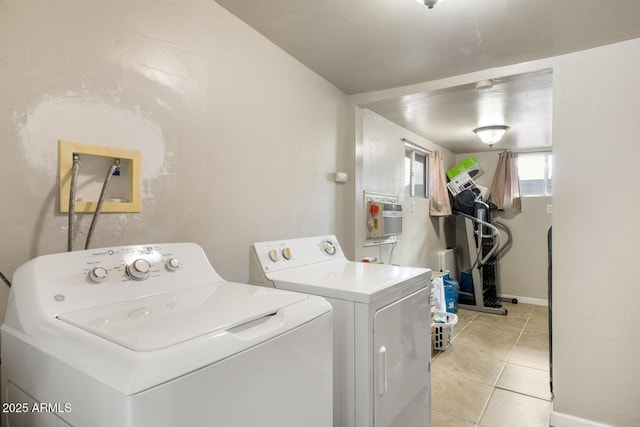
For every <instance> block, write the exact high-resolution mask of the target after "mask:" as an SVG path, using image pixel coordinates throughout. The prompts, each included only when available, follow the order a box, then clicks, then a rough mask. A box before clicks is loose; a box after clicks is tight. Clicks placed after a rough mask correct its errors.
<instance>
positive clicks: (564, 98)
mask: <svg viewBox="0 0 640 427" xmlns="http://www.w3.org/2000/svg"><path fill="white" fill-rule="evenodd" d="M553 69H554V83H553V86H554V100H553V145H554V174H555V175H554V177H555V182H554V185H555V188H554V196H553V233H554V234H553V251H554V252H553V256H554V265H553V267H554V271H553V305H554V321H553V328H554V335H553V345H554V357H553V364H554V372H555V373H556V374H555V384H556V398H555V401H554V409H555V410H556V411H557V412H558V413H559V414H558V416H557V419H558V420H559V421H566V420H565V418H563V416H562V415H564V414H568V415H573V416H576V417H579V418H581V419H587V420H593V421H597V422H601V423H605V424H609V425H615V426H628V427H631V426H638V425H640V405H638V402H640V386H639V384H640V369H638V362H640V310H638V296H639V295H640V292H639V290H638V286H639V285H640V250H639V249H638V248H639V247H640V245H639V244H638V242H640V227H639V226H638V212H639V211H640V198H638V197H637V191H636V190H635V189H633V188H630V187H628V186H627V185H618V184H617V183H633V182H636V180H637V175H638V171H637V168H635V167H634V166H633V164H634V162H636V161H637V159H640V144H638V126H637V123H638V111H640V39H635V40H632V41H629V42H625V43H619V44H614V45H609V46H605V47H602V48H598V49H593V50H589V51H585V52H581V53H576V54H574V55H566V56H562V57H559V58H557V59H556V60H554V66H553ZM632 187H633V186H632ZM557 425H561V424H557ZM562 425H569V424H562Z"/></svg>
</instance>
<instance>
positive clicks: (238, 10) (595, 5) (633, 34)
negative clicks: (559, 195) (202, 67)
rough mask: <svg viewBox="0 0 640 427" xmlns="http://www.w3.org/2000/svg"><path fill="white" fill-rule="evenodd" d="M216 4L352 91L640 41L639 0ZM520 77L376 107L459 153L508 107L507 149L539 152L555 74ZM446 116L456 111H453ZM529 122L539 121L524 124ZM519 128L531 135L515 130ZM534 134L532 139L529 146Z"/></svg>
mask: <svg viewBox="0 0 640 427" xmlns="http://www.w3.org/2000/svg"><path fill="white" fill-rule="evenodd" d="M217 1H218V3H219V4H221V5H222V6H223V7H225V8H226V9H228V10H229V11H230V12H231V13H232V14H234V15H236V16H237V17H238V18H240V19H241V20H242V21H244V22H246V23H247V24H248V25H250V26H251V27H253V28H254V29H255V30H257V31H258V32H260V33H261V34H263V35H264V36H265V37H266V38H268V39H270V40H271V41H272V42H273V43H275V44H276V45H278V46H279V47H281V48H282V49H283V50H285V51H287V52H288V53H289V54H291V55H292V56H293V57H295V58H296V59H297V60H299V61H300V62H302V63H303V64H305V65H306V66H308V67H309V68H311V69H312V70H314V71H315V72H316V73H318V74H320V75H321V76H323V77H324V78H326V79H327V80H329V81H330V82H332V83H333V84H334V85H336V86H337V87H339V88H341V89H342V90H343V91H345V92H346V93H348V94H356V93H364V92H369V91H375V90H381V89H388V88H394V87H399V86H404V85H409V84H415V83H421V82H426V81H431V80H436V79H440V78H444V77H450V76H456V75H460V74H465V73H469V72H473V71H480V70H486V69H490V68H494V67H500V66H505V65H511V64H516V63H521V62H526V61H531V60H536V59H541V58H546V57H551V56H556V55H560V54H564V53H569V52H574V51H579V50H584V49H588V48H592V47H597V46H602V45H605V44H610V43H614V42H617V41H622V40H627V39H631V38H637V37H640V0H610V1H602V0H560V1H558V0H441V2H440V3H439V4H437V5H436V6H435V7H434V8H433V9H428V8H427V7H425V6H424V5H422V4H420V3H418V2H417V1H415V0H316V1H311V0H269V1H264V0H217ZM519 77H520V78H522V79H523V80H522V81H518V78H514V79H513V81H510V82H507V81H504V82H500V83H499V84H497V85H495V86H494V89H491V90H489V91H485V92H482V93H479V92H478V91H476V90H475V88H474V87H462V88H454V89H452V90H451V91H444V92H442V93H437V94H416V95H415V96H413V97H403V98H402V99H398V100H390V101H388V102H386V103H383V104H375V105H374V104H372V105H371V106H370V107H371V109H372V110H373V111H376V112H377V113H379V114H381V115H383V116H385V117H387V118H389V119H390V120H393V121H395V122H397V123H398V124H400V125H402V126H404V127H406V128H408V129H410V130H413V131H415V132H416V133H418V134H420V135H423V136H424V137H426V138H427V139H430V140H432V141H433V142H436V143H438V144H441V145H444V146H445V147H447V148H450V149H452V150H453V151H459V150H465V149H466V148H464V142H465V141H466V143H467V144H471V142H472V141H473V140H472V138H470V137H469V134H468V132H469V131H470V129H473V128H474V127H476V126H477V125H478V124H477V122H478V121H479V120H480V118H481V117H482V115H483V114H485V113H483V112H482V111H483V110H484V111H486V110H487V109H491V108H493V109H494V110H496V108H495V106H496V105H502V106H503V111H502V114H503V115H504V118H505V123H504V124H508V125H510V126H511V127H512V129H511V130H510V131H509V132H508V134H507V136H506V137H505V144H504V146H505V147H507V146H509V144H515V145H514V146H513V148H528V147H532V146H533V144H534V143H533V142H532V141H533V138H535V139H536V141H539V142H537V143H535V145H539V146H545V145H547V146H548V145H550V144H551V141H550V140H549V138H550V137H549V135H550V133H551V132H550V126H551V122H550V113H551V111H550V108H551V86H550V85H551V79H552V76H551V75H550V74H544V73H543V75H535V76H528V77H526V78H524V77H522V76H519ZM530 79H532V80H531V81H529V82H527V81H528V80H530ZM541 85H542V86H544V85H548V86H544V87H542V86H541ZM531 96H533V98H534V99H533V100H532V99H530V98H531ZM545 96H546V97H547V99H543V98H544V97H545ZM491 106H493V107H491ZM540 106H542V107H541V108H542V109H543V111H542V112H541V113H540V114H535V116H536V117H532V116H531V115H530V114H524V112H526V111H523V109H525V110H526V109H529V112H532V111H537V110H533V108H538V107H540ZM427 110H428V111H427ZM437 110H438V111H440V112H441V113H437ZM445 110H447V111H449V112H456V114H445V113H444V111H445ZM410 111H413V112H414V114H413V117H415V118H414V119H412V118H411V117H412V115H411V114H409V112H410ZM418 111H422V112H426V113H427V114H426V117H425V115H420V114H416V113H417V112H418ZM485 115H486V114H485ZM527 116H528V119H527V120H529V121H530V122H534V121H535V123H530V124H529V125H525V124H519V123H517V122H516V121H517V120H520V118H526V117H527ZM545 120H546V123H545V124H542V123H541V122H542V121H545ZM492 124H503V123H492ZM534 125H535V126H534ZM543 127H546V129H542V128H543ZM518 129H522V131H518V132H516V130H518ZM524 130H526V132H524ZM534 130H535V132H533V131H534ZM463 132H465V134H464V135H465V137H462V135H463ZM472 136H473V137H474V138H475V136H474V135H472ZM525 137H526V138H528V141H523V140H522V138H525ZM465 138H466V139H465ZM507 138H511V142H509V141H508V140H507ZM476 141H477V140H476ZM456 142H457V143H456Z"/></svg>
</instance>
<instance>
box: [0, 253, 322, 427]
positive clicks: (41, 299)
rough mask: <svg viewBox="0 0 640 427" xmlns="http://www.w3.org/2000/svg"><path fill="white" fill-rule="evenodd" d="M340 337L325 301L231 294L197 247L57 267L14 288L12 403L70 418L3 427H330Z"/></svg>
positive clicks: (48, 258) (8, 372)
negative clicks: (335, 345)
mask: <svg viewBox="0 0 640 427" xmlns="http://www.w3.org/2000/svg"><path fill="white" fill-rule="evenodd" d="M135 260H142V261H140V266H141V267H142V270H141V271H138V272H136V274H135V275H134V274H131V272H130V271H129V268H130V265H131V263H133V262H134V261H135ZM147 267H148V268H147ZM96 269H98V270H97V271H96ZM145 270H146V271H145ZM138 273H140V275H138ZM134 276H137V277H134ZM331 328H332V309H331V306H330V305H329V303H327V301H326V300H324V299H322V298H320V297H317V296H311V295H303V294H300V293H293V292H287V291H282V290H277V289H268V288H260V287H256V286H251V285H246V284H237V283H229V282H225V281H224V280H222V279H221V278H220V276H219V275H218V274H217V273H216V272H215V271H214V270H213V268H212V267H211V265H210V263H209V261H208V260H207V258H206V256H205V254H204V252H203V251H202V249H201V248H200V247H199V246H197V245H195V244H159V245H156V244H154V245H143V246H126V247H114V248H108V249H96V250H87V251H76V252H70V253H65V254H54V255H45V256H42V257H39V258H36V259H34V260H31V261H29V262H27V263H25V264H24V265H22V266H21V267H20V268H19V269H18V270H17V271H16V274H15V275H14V286H13V287H12V289H11V293H10V298H9V304H8V307H7V315H6V317H5V321H4V323H3V325H2V327H1V328H0V330H1V335H2V348H1V351H2V355H1V357H2V365H1V369H2V375H1V380H2V386H1V387H0V393H1V394H2V401H3V402H14V403H15V402H17V400H16V399H21V398H23V397H24V398H27V397H28V398H29V399H30V402H36V403H38V402H42V403H44V404H46V405H53V404H55V403H59V404H60V405H65V404H69V405H71V407H72V410H71V411H60V412H55V413H52V412H49V413H47V414H46V415H44V414H42V415H41V414H39V413H37V412H34V411H30V412H28V413H23V414H18V413H13V414H7V413H4V414H2V423H3V425H7V423H8V421H9V419H10V417H11V425H15V426H19V425H34V426H38V425H52V424H51V423H53V422H56V423H57V422H58V421H60V422H61V423H62V424H61V425H66V424H68V425H75V426H86V425H91V426H96V427H98V426H99V427H103V426H105V427H106V426H113V425H118V426H123V427H133V426H151V425H153V426H163V427H169V426H175V425H183V424H184V425H194V426H209V425H212V424H211V419H212V415H213V414H218V416H219V419H220V420H221V422H222V423H223V425H258V424H261V425H278V426H280V425H282V426H289V427H298V426H299V425H301V423H302V425H314V426H316V425H317V426H318V427H319V426H327V425H330V423H331V422H332V421H331V418H332V408H331V401H332V381H331V377H332V375H331V373H332V363H333V362H332V351H331V350H332V337H331ZM247 363H248V364H249V366H247ZM303 384H304V385H305V386H306V387H307V388H309V389H311V390H310V391H309V392H305V393H300V389H301V387H302V385H303ZM239 390H240V391H239ZM294 391H295V392H294ZM25 396H26V397H25ZM9 399H11V400H9ZM252 400H255V401H252ZM193 402H199V405H196V404H194V403H193ZM290 406H291V407H293V408H294V409H291V408H290ZM55 407H56V408H58V407H63V408H64V407H66V406H55ZM239 407H242V408H243V409H242V410H238V408H239ZM246 408H251V409H250V410H249V411H247V410H246ZM282 411H285V414H281V413H280V412H282ZM304 413H306V414H308V415H307V417H309V418H305V417H303V416H302V414H304ZM158 414H162V416H161V415H158ZM291 414H293V415H291ZM294 419H295V421H294ZM233 420H236V421H233ZM256 420H261V422H260V423H257V422H256ZM65 423H66V424H65ZM234 423H238V424H234Z"/></svg>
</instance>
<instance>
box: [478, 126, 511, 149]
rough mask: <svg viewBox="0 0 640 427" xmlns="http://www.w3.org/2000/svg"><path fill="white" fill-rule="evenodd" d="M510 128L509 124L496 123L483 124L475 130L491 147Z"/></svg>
mask: <svg viewBox="0 0 640 427" xmlns="http://www.w3.org/2000/svg"><path fill="white" fill-rule="evenodd" d="M507 130H509V126H503V125H495V126H482V127H479V128H477V129H474V130H473V132H474V133H475V134H476V135H478V138H480V140H481V141H482V142H484V143H485V144H487V145H488V146H489V147H491V146H493V144H495V143H496V142H498V141H500V139H502V135H504V133H505V132H506V131H507Z"/></svg>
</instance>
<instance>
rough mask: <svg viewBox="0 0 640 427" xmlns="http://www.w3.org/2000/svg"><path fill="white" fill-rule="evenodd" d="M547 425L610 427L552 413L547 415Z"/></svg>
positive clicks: (559, 413)
mask: <svg viewBox="0 0 640 427" xmlns="http://www.w3.org/2000/svg"><path fill="white" fill-rule="evenodd" d="M549 425H550V426H552V427H612V426H610V425H609V424H602V423H598V422H596V421H591V420H585V419H584V418H578V417H574V416H573V415H568V414H563V413H562V412H556V411H552V412H551V414H550V415H549Z"/></svg>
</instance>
